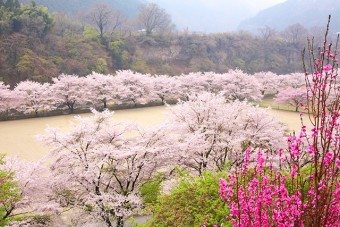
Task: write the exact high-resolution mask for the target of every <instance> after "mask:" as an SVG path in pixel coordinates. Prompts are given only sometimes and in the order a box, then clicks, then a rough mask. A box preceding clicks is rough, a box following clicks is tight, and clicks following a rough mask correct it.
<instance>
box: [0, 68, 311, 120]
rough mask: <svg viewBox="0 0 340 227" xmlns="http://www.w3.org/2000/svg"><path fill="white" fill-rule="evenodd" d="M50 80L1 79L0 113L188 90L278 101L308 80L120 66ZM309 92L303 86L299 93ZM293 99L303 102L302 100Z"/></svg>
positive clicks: (175, 95) (173, 95) (167, 96)
mask: <svg viewBox="0 0 340 227" xmlns="http://www.w3.org/2000/svg"><path fill="white" fill-rule="evenodd" d="M52 80H53V83H43V84H42V83H38V82H33V81H22V82H20V83H18V84H17V85H16V86H15V87H14V89H10V87H9V85H5V84H4V83H2V82H0V101H1V103H0V113H1V114H2V115H3V116H5V117H6V116H9V115H18V114H22V113H24V114H33V115H35V116H38V114H39V113H41V112H47V111H51V110H62V109H68V110H69V112H70V113H73V112H74V110H75V109H84V108H85V109H89V108H102V109H105V108H108V107H111V106H112V105H114V104H134V105H137V104H146V103H149V102H154V101H156V102H157V101H161V102H165V101H166V100H176V99H179V98H181V99H186V100H188V99H189V96H188V95H189V94H192V93H197V92H202V91H208V92H212V93H215V94H218V93H221V94H222V95H223V96H224V97H225V98H226V99H227V100H228V101H234V100H241V101H243V100H248V101H260V100H261V99H262V97H263V96H264V95H275V94H277V93H278V92H279V93H278V97H277V102H280V103H289V102H291V101H296V100H295V99H294V98H296V97H291V96H292V94H290V93H291V89H295V90H296V91H300V90H299V88H300V87H301V86H302V85H303V84H304V76H303V74H300V73H295V74H289V75H276V74H274V73H271V72H261V73H256V74H254V75H249V74H247V73H244V72H242V71H241V70H230V71H229V72H228V73H224V74H217V73H212V72H208V73H190V74H187V75H184V74H182V75H180V76H173V77H170V76H166V75H155V76H151V75H150V74H140V73H135V72H132V71H129V70H125V71H118V72H117V73H116V75H115V76H112V75H103V74H98V73H92V74H90V75H88V76H86V77H79V76H76V75H60V76H59V77H57V78H53V79H52ZM285 88H290V90H284V89H285ZM288 95H290V96H288ZM287 96H288V98H287ZM305 96H306V94H305V92H303V91H302V92H300V93H299V96H298V98H300V99H303V98H305ZM293 104H295V105H297V106H299V104H300V101H299V100H298V102H295V103H293ZM295 105H294V106H295Z"/></svg>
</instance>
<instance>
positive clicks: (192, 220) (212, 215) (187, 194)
mask: <svg viewBox="0 0 340 227" xmlns="http://www.w3.org/2000/svg"><path fill="white" fill-rule="evenodd" d="M222 176H226V174H224V173H219V174H214V173H211V172H204V174H203V176H202V177H197V176H188V177H184V178H183V179H181V180H180V182H179V183H178V185H177V186H176V187H175V188H174V190H172V191H171V193H169V194H166V195H162V196H160V197H159V198H158V201H157V202H156V204H155V206H154V211H153V218H152V219H151V220H150V221H149V222H148V223H147V224H146V226H200V224H202V223H203V222H204V221H205V220H206V216H207V215H208V216H209V219H208V221H207V222H206V226H213V224H214V223H222V222H224V221H225V218H224V217H225V209H226V206H225V205H224V204H223V201H221V200H220V199H219V198H218V197H219V196H218V194H217V193H216V191H218V180H219V177H222Z"/></svg>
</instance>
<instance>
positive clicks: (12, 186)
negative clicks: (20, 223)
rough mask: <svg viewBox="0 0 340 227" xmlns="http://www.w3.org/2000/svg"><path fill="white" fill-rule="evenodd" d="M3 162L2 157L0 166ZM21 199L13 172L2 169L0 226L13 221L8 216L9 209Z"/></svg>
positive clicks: (0, 174)
mask: <svg viewBox="0 0 340 227" xmlns="http://www.w3.org/2000/svg"><path fill="white" fill-rule="evenodd" d="M3 164H4V163H3V161H2V158H1V157H0V168H1V165H3ZM19 200H20V194H19V188H18V185H17V183H16V182H15V181H14V179H13V173H9V172H7V171H4V170H1V169H0V226H4V225H6V224H8V223H9V222H10V221H11V220H10V219H9V217H8V214H9V213H8V211H10V210H11V207H12V205H13V204H14V203H15V202H17V201H19Z"/></svg>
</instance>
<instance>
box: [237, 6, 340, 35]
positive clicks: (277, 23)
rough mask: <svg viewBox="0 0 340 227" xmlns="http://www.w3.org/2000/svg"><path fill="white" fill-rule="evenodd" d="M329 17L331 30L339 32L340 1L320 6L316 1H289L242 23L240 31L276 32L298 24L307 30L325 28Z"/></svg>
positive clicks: (239, 27) (265, 10)
mask: <svg viewBox="0 0 340 227" xmlns="http://www.w3.org/2000/svg"><path fill="white" fill-rule="evenodd" d="M328 15H332V20H331V29H332V30H333V31H339V30H340V24H339V22H340V1H337V0H325V1H323V2H322V4H320V2H319V1H316V0H287V1H286V2H283V3H279V4H277V5H275V6H272V7H269V8H267V9H264V10H262V11H260V12H259V13H258V14H257V15H256V16H255V17H252V18H249V19H246V20H244V21H242V22H241V23H240V24H239V26H238V29H239V30H245V31H250V32H257V30H258V29H259V28H261V27H264V26H268V27H271V28H274V29H276V30H284V29H285V28H287V27H288V26H289V25H292V24H296V23H299V24H301V25H303V26H304V27H306V28H312V27H324V26H325V25H326V22H327V18H328Z"/></svg>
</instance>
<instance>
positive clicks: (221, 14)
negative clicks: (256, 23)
mask: <svg viewBox="0 0 340 227" xmlns="http://www.w3.org/2000/svg"><path fill="white" fill-rule="evenodd" d="M147 1H149V2H155V3H157V4H158V5H160V7H161V8H164V9H165V10H166V11H167V12H168V13H170V14H171V16H172V19H173V22H174V23H175V24H176V25H177V28H178V29H184V28H188V29H189V30H191V31H202V32H224V31H234V30H236V29H237V26H238V25H239V23H240V22H241V21H243V20H245V19H247V18H250V17H253V16H255V15H256V14H257V13H258V12H259V11H260V10H263V9H265V8H268V7H271V6H274V5H276V4H278V3H282V2H285V1H286V0H147Z"/></svg>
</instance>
